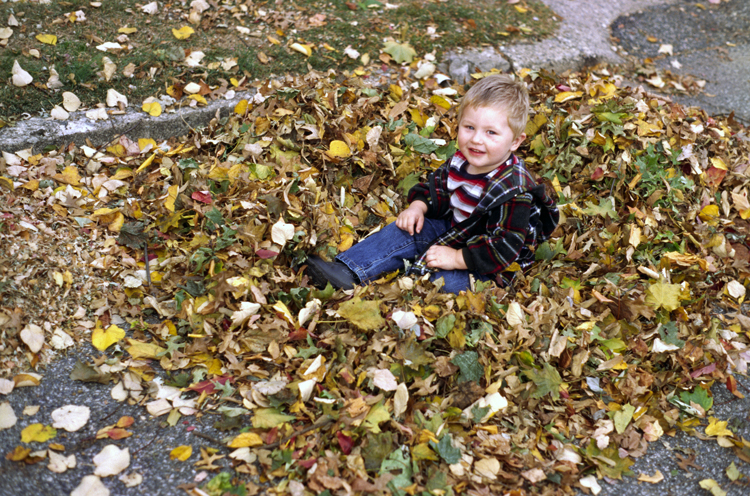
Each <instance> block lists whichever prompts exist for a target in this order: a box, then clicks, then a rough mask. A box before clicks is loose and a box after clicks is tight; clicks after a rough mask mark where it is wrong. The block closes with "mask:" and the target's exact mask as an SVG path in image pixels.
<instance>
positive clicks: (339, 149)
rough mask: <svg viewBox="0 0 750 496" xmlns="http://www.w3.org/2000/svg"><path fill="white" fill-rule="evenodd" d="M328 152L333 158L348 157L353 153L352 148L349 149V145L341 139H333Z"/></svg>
mask: <svg viewBox="0 0 750 496" xmlns="http://www.w3.org/2000/svg"><path fill="white" fill-rule="evenodd" d="M326 153H327V154H328V156H329V157H333V158H346V157H348V156H349V155H351V154H352V152H351V150H350V149H349V145H347V144H346V143H345V142H343V141H341V140H333V141H331V144H330V145H329V147H328V151H327V152H326Z"/></svg>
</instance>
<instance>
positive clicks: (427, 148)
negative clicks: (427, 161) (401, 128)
mask: <svg viewBox="0 0 750 496" xmlns="http://www.w3.org/2000/svg"><path fill="white" fill-rule="evenodd" d="M404 143H406V146H409V147H411V148H413V149H414V151H415V152H417V153H424V154H425V155H426V154H428V153H432V152H434V151H435V150H437V149H438V146H437V145H436V144H435V142H434V141H432V140H431V139H429V138H424V137H422V136H420V135H418V134H415V133H409V134H407V135H406V136H404Z"/></svg>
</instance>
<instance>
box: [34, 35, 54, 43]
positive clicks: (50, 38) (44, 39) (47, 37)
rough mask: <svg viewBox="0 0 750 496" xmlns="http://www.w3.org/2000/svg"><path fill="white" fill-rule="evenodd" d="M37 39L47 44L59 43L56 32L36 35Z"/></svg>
mask: <svg viewBox="0 0 750 496" xmlns="http://www.w3.org/2000/svg"><path fill="white" fill-rule="evenodd" d="M36 39H37V40H38V41H41V42H42V43H45V44H47V45H56V44H57V36H55V35H54V34H38V35H36Z"/></svg>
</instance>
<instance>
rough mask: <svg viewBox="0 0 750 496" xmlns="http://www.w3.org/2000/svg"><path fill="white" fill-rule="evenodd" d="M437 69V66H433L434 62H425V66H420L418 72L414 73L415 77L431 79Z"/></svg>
mask: <svg viewBox="0 0 750 496" xmlns="http://www.w3.org/2000/svg"><path fill="white" fill-rule="evenodd" d="M435 69H437V67H436V66H435V64H433V63H432V62H425V63H424V64H422V65H421V66H419V69H418V70H417V72H415V73H414V77H415V78H416V79H424V78H426V77H430V76H432V74H433V73H434V72H435Z"/></svg>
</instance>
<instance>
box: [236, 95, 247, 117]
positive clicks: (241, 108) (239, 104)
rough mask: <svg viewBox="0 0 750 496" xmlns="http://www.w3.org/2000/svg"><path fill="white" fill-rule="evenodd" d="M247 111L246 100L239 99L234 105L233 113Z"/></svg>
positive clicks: (239, 113) (238, 113) (242, 113)
mask: <svg viewBox="0 0 750 496" xmlns="http://www.w3.org/2000/svg"><path fill="white" fill-rule="evenodd" d="M245 112H247V100H244V99H243V100H240V101H239V102H237V105H235V106H234V113H235V114H237V115H245Z"/></svg>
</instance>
